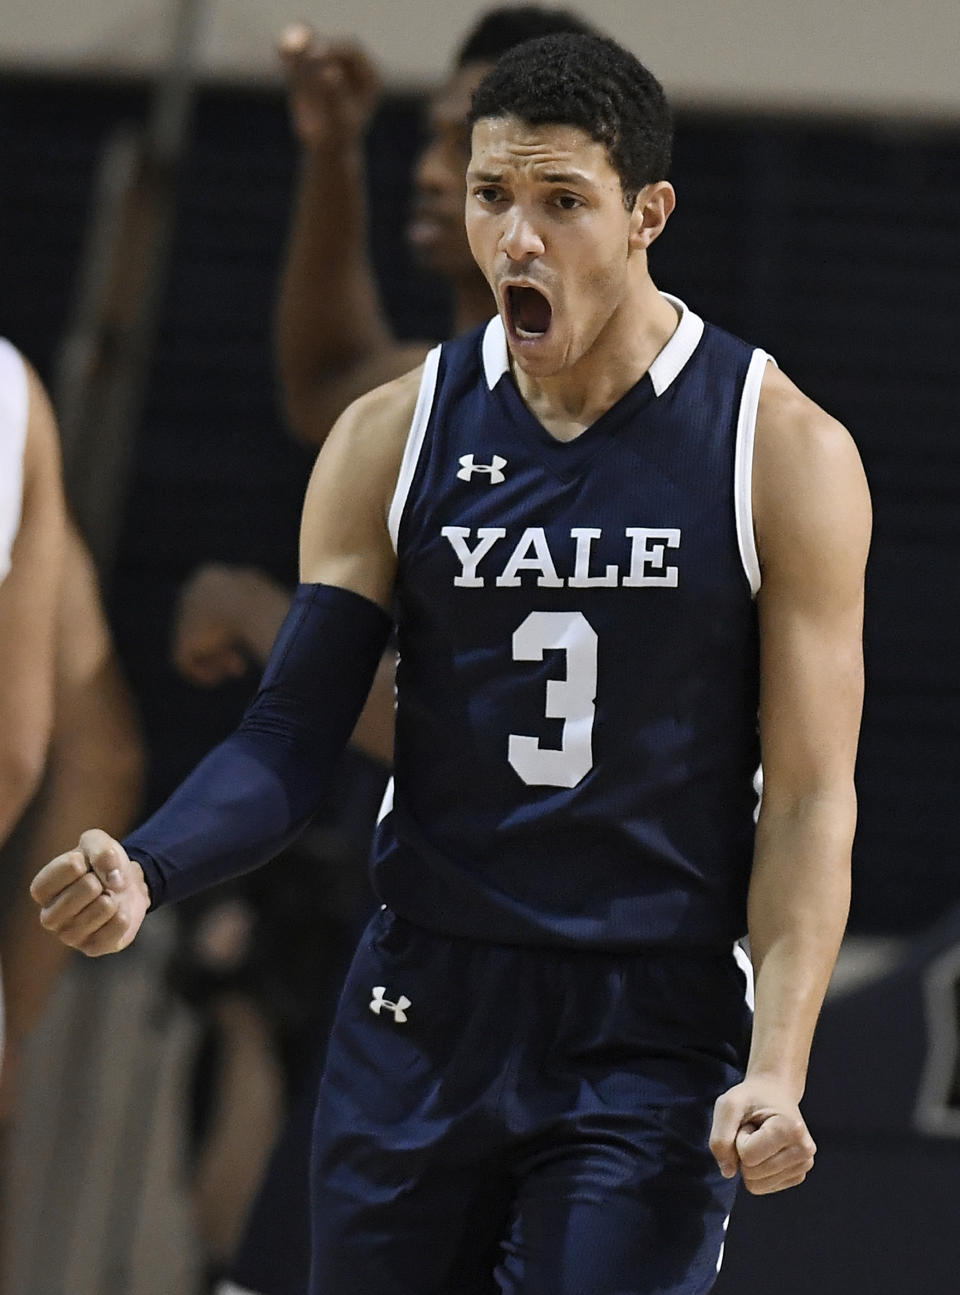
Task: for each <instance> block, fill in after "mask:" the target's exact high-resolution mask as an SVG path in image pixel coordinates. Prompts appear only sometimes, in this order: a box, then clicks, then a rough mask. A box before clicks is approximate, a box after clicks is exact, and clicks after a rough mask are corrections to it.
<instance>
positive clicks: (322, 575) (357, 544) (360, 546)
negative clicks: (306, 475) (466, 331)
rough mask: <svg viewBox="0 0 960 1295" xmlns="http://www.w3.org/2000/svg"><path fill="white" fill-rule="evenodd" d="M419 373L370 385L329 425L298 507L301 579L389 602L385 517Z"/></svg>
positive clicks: (390, 566) (390, 556) (391, 562)
mask: <svg viewBox="0 0 960 1295" xmlns="http://www.w3.org/2000/svg"><path fill="white" fill-rule="evenodd" d="M422 375H423V366H422V365H421V366H420V367H419V368H417V369H413V370H411V372H409V373H406V374H403V375H402V376H401V377H399V378H394V379H393V380H392V381H391V382H387V383H385V384H384V385H383V386H381V387H376V388H374V390H373V391H370V392H368V393H367V394H366V395H364V396H361V397H360V398H359V399H358V400H355V401H354V402H353V404H351V405H349V406H348V408H347V409H345V410H344V412H343V413H342V414H341V415H340V417H339V418H338V419H337V421H336V423H335V424H334V427H333V429H332V431H331V433H330V436H329V437H328V438H327V441H326V443H325V444H324V446H323V449H322V450H321V451H320V453H319V455H318V456H317V461H316V464H315V465H314V469H313V474H312V476H311V478H310V485H309V486H308V488H307V497H306V500H305V502H304V508H303V521H302V524H301V529H300V572H301V578H302V579H304V580H315V581H322V582H324V583H327V584H332V585H339V586H341V587H343V588H347V589H352V590H353V591H354V592H356V593H359V594H363V595H364V596H365V597H367V598H370V599H371V600H372V601H374V602H377V603H379V604H380V605H381V606H384V607H387V606H388V605H389V601H390V591H391V588H392V581H393V574H394V569H395V560H396V555H395V553H394V551H393V545H392V542H391V539H390V535H389V530H388V526H387V518H388V514H389V511H390V503H391V501H392V499H393V495H394V492H395V490H396V484H397V477H398V475H399V472H400V464H401V461H402V459H403V451H404V447H405V446H406V443H407V437H408V434H409V431H410V425H411V422H412V419H413V415H414V411H415V409H416V405H417V396H418V393H419V390H420V380H421V378H422Z"/></svg>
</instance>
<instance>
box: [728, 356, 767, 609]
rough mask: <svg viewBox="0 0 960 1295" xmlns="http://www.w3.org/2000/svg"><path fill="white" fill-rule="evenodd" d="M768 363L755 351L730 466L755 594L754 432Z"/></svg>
mask: <svg viewBox="0 0 960 1295" xmlns="http://www.w3.org/2000/svg"><path fill="white" fill-rule="evenodd" d="M768 364H776V360H775V359H774V358H773V356H772V355H768V354H767V353H766V351H759V350H758V351H754V353H753V356H752V357H751V360H750V364H749V367H748V368H747V376H746V379H745V381H744V384H743V391H742V393H741V395H740V415H739V418H738V419H737V448H736V453H735V456H734V466H733V478H734V480H733V506H734V512H735V515H736V522H737V546H738V548H739V549H740V561H741V562H742V563H743V573H744V575H745V576H746V577H747V583H748V584H749V586H750V592H751V594H753V596H754V598H756V596H757V594H758V593H759V592H760V558H759V557H758V556H757V538H756V534H755V533H754V529H753V446H754V441H755V440H756V434H757V408H758V406H759V404H760V388H761V386H762V385H763V375H764V374H765V373H766V371H767V365H768Z"/></svg>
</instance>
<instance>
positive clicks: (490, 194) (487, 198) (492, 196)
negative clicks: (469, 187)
mask: <svg viewBox="0 0 960 1295" xmlns="http://www.w3.org/2000/svg"><path fill="white" fill-rule="evenodd" d="M476 195H477V197H478V198H479V199H480V201H481V202H496V201H497V200H498V199H499V197H500V190H499V189H491V188H483V189H477V190H476Z"/></svg>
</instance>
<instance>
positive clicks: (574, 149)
mask: <svg viewBox="0 0 960 1295" xmlns="http://www.w3.org/2000/svg"><path fill="white" fill-rule="evenodd" d="M471 144H472V156H471V163H470V166H471V170H483V171H491V170H499V169H510V170H514V169H517V170H523V171H531V172H540V171H542V170H544V169H548V170H550V171H553V170H560V171H567V170H575V171H578V172H583V173H585V174H588V175H590V176H592V177H593V178H595V179H596V180H597V181H601V182H602V181H603V180H606V179H608V178H609V175H610V174H611V173H612V174H615V172H613V168H612V167H611V165H610V161H609V158H608V157H607V150H606V148H605V147H604V146H603V144H600V143H598V142H597V141H596V140H595V139H591V138H590V136H589V135H588V134H587V133H586V131H584V130H582V129H581V128H580V127H579V126H567V125H558V124H546V125H538V126H531V125H530V124H529V123H528V122H525V121H521V120H520V119H519V118H517V117H481V118H480V120H479V121H478V122H476V124H475V125H474V128H473V138H472V141H471Z"/></svg>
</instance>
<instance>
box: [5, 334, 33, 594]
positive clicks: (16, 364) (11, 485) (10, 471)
mask: <svg viewBox="0 0 960 1295" xmlns="http://www.w3.org/2000/svg"><path fill="white" fill-rule="evenodd" d="M28 406H29V395H28V390H27V371H26V369H25V367H24V363H23V359H22V358H21V356H20V352H19V351H18V350H17V349H16V347H14V346H11V345H10V343H9V342H8V341H7V340H6V339H5V338H3V337H0V581H2V580H4V579H6V576H7V572H8V571H9V570H10V557H11V553H12V550H13V541H14V540H15V539H16V538H17V531H18V530H19V529H20V511H21V507H22V504H23V450H24V446H25V444H26V440H27V414H28Z"/></svg>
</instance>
